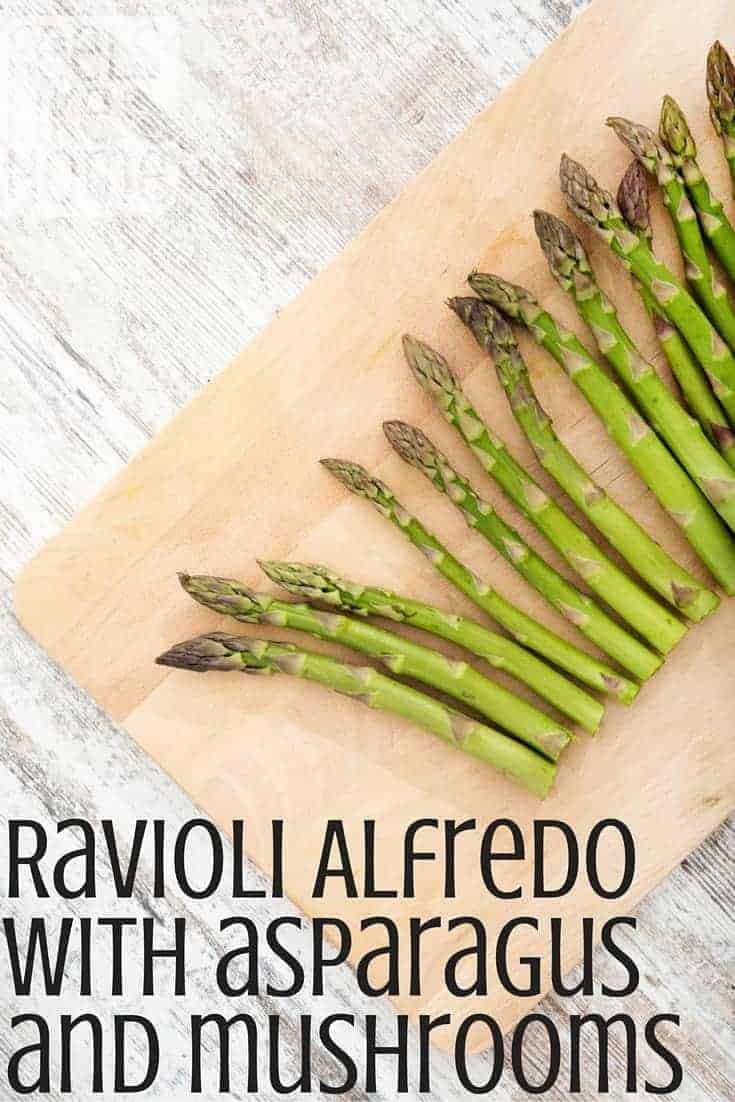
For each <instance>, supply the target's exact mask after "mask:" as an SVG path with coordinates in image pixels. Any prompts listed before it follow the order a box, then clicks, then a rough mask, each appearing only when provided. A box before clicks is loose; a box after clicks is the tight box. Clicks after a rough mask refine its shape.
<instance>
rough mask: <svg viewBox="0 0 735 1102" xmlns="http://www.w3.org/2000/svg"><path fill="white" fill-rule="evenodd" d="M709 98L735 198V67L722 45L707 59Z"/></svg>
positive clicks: (714, 48)
mask: <svg viewBox="0 0 735 1102" xmlns="http://www.w3.org/2000/svg"><path fill="white" fill-rule="evenodd" d="M707 96H708V98H709V114H710V118H711V119H712V125H713V126H714V128H715V130H716V131H717V133H718V134H719V135H720V137H721V138H722V145H723V148H724V150H725V158H726V160H727V164H728V168H729V169H730V176H731V177H732V182H733V194H735V66H734V65H733V63H732V61H731V59H730V55H729V54H728V52H727V50H726V49H725V47H724V46H723V45H722V43H721V42H715V43H713V45H712V47H711V49H710V52H709V54H708V55H707Z"/></svg>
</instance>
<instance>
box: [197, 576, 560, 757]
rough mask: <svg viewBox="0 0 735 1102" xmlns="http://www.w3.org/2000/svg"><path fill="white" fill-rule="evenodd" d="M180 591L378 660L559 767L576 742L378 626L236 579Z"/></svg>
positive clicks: (525, 707)
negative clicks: (558, 762)
mask: <svg viewBox="0 0 735 1102" xmlns="http://www.w3.org/2000/svg"><path fill="white" fill-rule="evenodd" d="M179 580H180V582H181V585H182V586H183V588H184V589H185V590H186V592H187V593H188V594H189V596H190V597H193V598H194V600H195V601H198V602H199V603H200V604H202V605H205V606H206V607H207V608H211V609H213V610H214V611H215V612H221V613H223V615H225V616H232V617H233V618H234V619H235V620H241V621H243V622H244V623H247V624H270V625H271V626H273V627H282V628H294V629H295V630H296V631H305V632H307V633H308V634H309V635H313V636H314V637H315V638H316V639H326V640H327V642H332V643H342V644H343V645H344V646H346V647H351V648H352V649H353V650H357V651H360V652H361V653H362V654H367V655H369V656H370V657H371V658H377V659H378V661H380V662H382V663H383V665H384V666H386V667H387V668H388V669H389V670H390V672H391V673H392V674H396V675H398V676H400V677H412V678H415V680H417V681H423V682H424V684H426V685H431V686H432V688H434V689H439V690H440V691H441V692H444V693H447V694H448V695H449V696H453V697H455V698H456V699H457V700H461V701H462V702H463V703H464V704H466V705H468V706H469V707H470V708H473V709H474V710H475V711H477V712H479V713H480V714H481V715H482V716H484V717H485V719H489V720H491V721H492V722H493V723H498V724H500V726H501V727H504V728H505V730H506V731H509V732H510V733H511V734H512V735H516V736H517V737H518V738H519V739H521V740H522V741H523V742H526V743H528V745H529V746H533V747H534V749H536V750H539V751H540V752H541V753H542V754H544V755H545V756H546V757H547V758H551V760H552V761H556V760H557V758H558V757H559V755H560V754H561V752H562V750H563V749H564V747H565V746H567V744H568V743H569V740H570V738H571V736H570V734H569V732H568V731H567V730H565V729H564V728H563V727H562V726H560V725H559V724H558V723H556V722H554V720H553V719H550V717H549V716H547V715H545V714H544V713H543V712H541V711H539V710H538V708H534V706H533V705H532V704H529V703H528V701H526V700H523V699H522V698H521V697H519V696H516V695H515V694H514V693H511V692H509V691H508V689H504V688H503V686H502V685H498V684H497V683H496V682H494V681H490V679H489V678H487V677H485V676H484V675H483V674H481V673H478V672H477V670H476V669H474V668H473V667H472V666H469V665H468V664H467V663H466V662H454V661H452V660H450V659H449V658H447V657H445V655H443V654H439V652H438V651H435V650H431V649H430V648H429V647H422V646H420V645H419V644H418V643H413V642H411V640H410V639H404V638H402V636H400V635H396V634H395V632H392V631H386V630H385V629H384V628H379V627H376V626H375V624H369V623H365V622H364V621H360V620H351V619H350V618H349V616H339V615H337V614H336V613H334V612H321V611H320V610H319V609H315V608H310V606H309V605H307V604H298V605H295V604H290V603H289V602H288V601H279V600H278V598H277V597H270V596H268V595H267V594H265V593H256V592H255V591H254V590H252V589H249V588H248V587H247V586H245V585H243V584H242V582H238V581H236V580H235V579H233V578H213V577H210V576H208V575H205V574H199V575H196V574H195V575H191V574H180V575H179Z"/></svg>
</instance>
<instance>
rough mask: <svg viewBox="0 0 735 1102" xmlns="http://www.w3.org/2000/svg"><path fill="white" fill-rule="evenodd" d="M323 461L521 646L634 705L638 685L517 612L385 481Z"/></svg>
mask: <svg viewBox="0 0 735 1102" xmlns="http://www.w3.org/2000/svg"><path fill="white" fill-rule="evenodd" d="M321 462H322V464H323V465H324V467H326V469H327V470H328V471H330V473H331V474H333V475H334V476H335V478H338V479H339V480H340V482H341V483H342V484H343V485H344V486H346V487H347V489H348V490H349V491H350V492H351V493H353V494H356V495H357V496H358V497H362V498H364V499H365V500H366V501H369V502H370V504H371V505H372V506H373V507H374V508H375V509H377V511H378V512H379V513H380V515H381V516H383V517H385V519H386V520H388V521H390V523H391V524H393V525H394V526H395V527H396V528H397V529H398V531H399V532H401V533H402V534H403V536H405V538H406V539H407V540H408V541H409V542H410V543H412V544H413V545H414V547H416V548H417V550H419V551H420V552H421V553H422V554H423V555H424V557H425V558H426V559H427V560H428V561H429V562H430V563H431V565H432V566H433V567H434V569H435V570H436V571H437V572H438V573H439V574H441V575H442V577H444V578H446V580H447V581H448V582H450V583H451V584H452V585H453V586H454V587H455V589H457V590H459V592H460V593H463V594H464V595H465V597H467V598H469V600H470V601H472V602H473V604H475V605H477V607H478V608H479V609H482V611H483V612H485V613H486V614H487V615H488V616H489V617H490V618H491V619H493V620H495V622H496V623H498V624H500V626H501V627H503V628H505V630H506V631H507V632H509V634H510V635H512V637H513V638H514V639H515V640H516V641H517V642H518V643H520V644H521V646H524V647H528V648H529V650H532V651H535V652H536V654H540V655H541V656H542V657H543V658H545V659H546V660H547V661H548V662H551V663H553V665H555V666H558V667H559V668H560V669H562V670H566V672H567V673H570V674H571V675H572V676H573V677H576V678H577V680H578V681H581V682H582V683H583V684H584V685H587V686H588V687H589V688H592V689H598V690H599V691H600V692H603V693H608V694H609V695H610V696H614V697H615V698H616V699H617V700H619V701H620V702H621V703H622V704H631V703H632V702H633V700H634V699H635V697H636V696H637V695H638V691H639V688H640V686H639V685H638V684H636V682H635V681H631V680H630V679H629V678H627V677H623V676H622V674H619V673H618V672H617V671H616V670H614V669H613V668H612V667H611V666H607V665H605V663H603V662H600V661H599V660H598V659H597V658H593V657H592V656H591V655H589V654H587V653H585V651H583V650H580V649H579V648H578V647H575V646H574V644H573V643H569V642H567V640H566V639H562V638H561V637H560V636H559V635H557V634H556V633H555V632H553V631H550V630H549V628H547V627H544V625H543V624H540V623H539V622H538V621H537V620H534V619H533V617H531V616H528V615H527V614H526V613H525V612H522V611H521V610H520V609H519V608H516V606H515V605H513V604H511V602H510V601H508V600H506V598H505V597H503V596H502V595H501V594H500V593H498V591H497V590H496V589H494V588H493V587H492V586H491V585H489V583H488V582H486V581H485V580H484V579H483V578H478V576H477V575H476V574H475V573H474V572H473V571H472V570H470V569H469V567H467V566H465V565H464V563H462V562H460V560H459V559H457V558H455V556H454V555H452V554H451V552H450V551H448V550H447V548H446V547H445V546H444V544H443V543H441V542H440V541H439V540H438V539H437V538H436V536H435V535H433V533H431V532H429V530H428V529H427V528H425V527H424V525H423V524H422V523H421V521H420V520H418V518H417V517H415V516H412V515H411V513H409V512H408V510H407V509H405V508H404V506H403V505H402V504H401V502H400V501H398V500H397V498H396V497H395V495H394V493H393V491H392V490H391V489H390V488H389V487H388V486H386V484H385V483H384V482H381V481H380V480H379V479H377V478H373V476H372V475H371V474H369V473H368V471H366V470H365V468H364V467H361V466H360V465H359V464H357V463H349V462H345V461H344V460H342V459H322V461H321Z"/></svg>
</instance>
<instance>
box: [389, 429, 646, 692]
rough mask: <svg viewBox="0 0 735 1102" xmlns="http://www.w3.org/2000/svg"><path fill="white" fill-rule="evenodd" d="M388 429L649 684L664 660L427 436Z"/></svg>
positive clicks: (532, 579) (475, 522) (582, 625)
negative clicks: (546, 555) (528, 538)
mask: <svg viewBox="0 0 735 1102" xmlns="http://www.w3.org/2000/svg"><path fill="white" fill-rule="evenodd" d="M470 416H471V414H470ZM383 429H384V431H385V434H386V436H387V437H388V440H389V441H390V443H391V445H392V446H393V448H395V450H396V452H397V453H398V454H399V455H400V456H401V458H402V459H405V460H406V462H407V463H410V464H411V465H412V466H413V467H416V469H417V470H419V471H421V473H422V474H423V475H425V476H426V477H427V478H428V479H429V481H430V482H431V483H432V484H433V485H434V486H436V488H437V489H438V490H441V492H442V493H444V494H446V495H447V497H448V498H449V500H450V501H451V502H452V504H453V505H455V506H456V507H457V508H458V509H459V510H460V512H461V513H462V514H463V516H464V518H465V520H466V521H467V523H468V524H469V525H470V527H471V528H474V529H475V530H476V531H477V532H478V533H479V534H480V535H481V536H482V537H483V538H484V539H486V540H487V541H488V543H490V544H491V545H492V546H493V547H494V548H495V549H496V551H498V552H499V553H500V554H501V555H502V556H503V558H504V559H505V560H506V562H508V563H510V565H511V566H512V567H513V568H514V570H517V571H518V573H519V574H520V575H521V577H522V578H525V580H526V581H527V582H528V583H529V585H532V586H533V587H534V589H536V590H538V592H539V593H540V594H541V596H542V597H544V599H545V600H547V601H548V602H549V604H550V605H551V607H552V608H555V609H556V611H557V612H561V614H562V615H563V616H566V618H567V619H568V620H570V621H571V622H572V623H573V624H574V625H575V626H576V627H578V628H579V630H580V631H581V632H582V633H583V634H584V635H586V636H587V638H588V639H591V640H592V642H593V643H596V644H597V646H598V647H600V649H601V650H603V651H605V653H606V654H609V655H610V657H611V658H614V659H615V660H616V661H618V662H619V663H620V664H621V666H623V667H624V668H625V669H626V670H628V671H629V672H630V673H632V674H633V675H634V676H635V677H638V678H640V679H641V680H642V681H644V680H646V678H648V677H651V676H652V675H653V674H654V673H655V672H656V670H657V669H658V668H659V666H660V665H661V659H660V658H659V656H658V655H656V654H654V653H653V652H652V651H650V650H649V649H648V648H647V647H645V646H643V644H642V643H639V641H638V640H637V639H634V638H633V636H632V635H629V634H628V632H627V631H625V630H624V629H623V628H621V627H620V625H619V624H617V623H616V622H615V621H614V620H611V619H610V617H609V616H608V615H607V613H606V612H604V611H603V609H601V608H600V607H599V605H597V604H595V602H594V601H593V600H591V598H589V597H588V596H586V594H584V593H581V592H580V591H579V590H578V589H576V588H575V586H573V585H572V584H571V583H570V582H568V581H567V580H566V578H564V577H562V575H561V574H559V573H558V571H556V570H554V568H553V567H551V566H549V564H548V563H547V562H546V561H545V559H542V558H541V556H540V555H539V554H537V553H536V552H535V551H534V550H533V548H532V547H529V545H528V544H527V543H526V542H525V541H524V540H523V538H522V536H521V535H520V533H519V532H517V531H516V529H515V528H511V526H510V525H509V524H506V523H505V521H504V520H503V519H502V517H500V516H499V515H498V513H497V512H496V511H495V510H494V509H493V508H492V506H491V505H490V504H489V503H488V502H486V501H483V499H482V498H481V497H480V496H479V495H478V494H477V493H476V491H475V490H474V489H473V487H472V486H471V485H470V483H469V482H468V481H467V479H466V478H463V477H462V475H460V474H458V473H457V472H456V471H455V470H454V469H453V468H452V466H451V465H450V463H449V460H448V459H447V457H446V456H445V455H444V454H443V453H442V452H440V451H439V450H438V448H435V447H434V445H433V444H432V443H431V441H430V440H429V439H428V437H427V436H425V435H424V433H423V432H421V431H420V430H419V429H416V428H413V427H412V426H411V425H406V424H404V423H403V422H402V421H387V422H386V423H385V424H384V425H383Z"/></svg>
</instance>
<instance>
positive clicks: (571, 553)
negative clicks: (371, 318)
mask: <svg viewBox="0 0 735 1102" xmlns="http://www.w3.org/2000/svg"><path fill="white" fill-rule="evenodd" d="M403 343H404V351H405V353H406V358H407V360H408V363H409V366H410V367H411V370H412V371H413V373H414V375H415V376H416V378H417V380H418V381H419V383H420V384H421V386H423V387H424V389H426V390H427V391H428V393H429V394H431V395H432V397H433V398H434V400H435V401H436V402H437V404H438V406H439V408H440V409H441V411H442V413H443V414H444V416H445V418H446V419H447V421H448V422H449V424H450V425H452V426H453V427H454V428H455V429H456V430H457V432H458V433H459V434H460V436H461V437H462V438H463V439H464V440H465V442H466V443H467V444H468V446H469V447H470V449H471V450H472V451H473V452H474V454H475V455H476V456H477V458H478V459H479V460H480V463H481V464H482V466H483V468H484V469H485V471H487V473H488V474H489V475H490V476H491V477H492V478H493V479H494V480H495V481H496V482H497V483H498V485H499V486H500V487H501V489H502V490H503V491H504V492H505V494H506V495H507V496H508V497H509V498H510V500H511V501H512V502H513V503H514V504H515V505H516V506H517V507H518V508H519V509H520V511H521V512H522V513H523V515H524V516H525V517H526V518H527V519H528V520H529V521H530V522H531V523H532V524H533V525H535V527H536V528H538V530H539V531H540V532H541V534H542V535H544V536H546V538H547V539H548V540H549V542H550V543H551V544H552V545H553V546H554V547H555V548H556V549H557V550H558V551H559V552H560V554H562V555H563V557H564V559H565V560H566V561H567V562H568V563H569V565H570V566H571V567H572V569H573V570H575V571H576V572H577V573H578V574H579V575H580V577H581V578H583V580H584V581H585V582H586V583H587V584H588V585H589V587H590V589H591V590H592V591H593V592H594V593H595V594H597V595H598V596H599V597H601V598H602V600H604V601H606V602H607V604H608V605H609V606H610V607H611V608H613V609H615V611H616V612H617V613H619V615H620V616H622V618H623V619H624V620H625V621H626V623H628V624H630V625H631V627H633V628H634V629H635V630H636V631H638V632H639V633H640V634H641V635H642V636H643V638H644V639H647V640H648V641H649V642H650V643H651V644H652V645H653V646H654V647H656V649H657V650H659V651H660V652H661V653H662V654H667V653H668V652H669V651H670V650H671V649H672V647H674V646H675V645H676V643H677V642H678V641H679V640H680V639H681V638H682V636H683V634H684V632H685V631H686V628H685V627H684V625H683V624H682V623H681V621H680V620H677V619H676V617H675V616H672V615H671V613H670V612H669V610H668V609H666V608H664V607H663V606H662V605H660V604H659V603H658V601H656V600H654V599H653V597H651V596H650V595H649V594H648V593H647V592H645V591H644V590H643V589H642V588H641V587H640V586H639V585H638V584H637V583H636V582H634V581H632V579H630V578H628V577H627V575H626V574H624V573H623V571H622V570H620V569H619V567H617V566H616V565H615V564H614V563H613V562H612V561H611V560H610V559H609V558H608V557H607V555H605V554H604V552H602V551H601V550H600V549H599V547H597V545H596V544H595V543H594V542H593V541H592V540H591V539H590V537H589V536H588V535H587V533H586V532H585V531H583V529H582V528H580V527H579V525H578V524H576V523H575V522H574V521H573V520H571V519H570V518H569V517H568V516H567V515H566V513H565V512H564V511H563V510H562V509H561V508H560V507H559V506H558V505H557V504H556V502H555V501H554V500H553V498H551V497H549V495H548V494H547V493H545V492H544V491H543V490H542V489H541V487H540V486H539V485H538V483H537V482H535V480H534V479H533V478H532V477H531V475H530V474H529V473H528V471H526V470H525V469H524V468H523V467H522V466H521V465H520V463H518V462H517V460H516V459H515V458H514V457H513V456H512V455H511V453H510V452H509V451H508V448H507V446H506V445H505V444H504V442H503V441H502V440H500V439H499V438H498V437H497V436H496V435H495V434H494V433H491V432H490V430H489V429H488V427H487V425H485V423H484V422H483V421H482V420H481V419H480V416H479V414H478V412H477V410H475V409H474V407H473V406H472V405H471V404H470V401H469V399H468V398H467V396H466V395H465V394H464V393H463V391H462V389H461V387H460V385H459V381H458V380H457V379H456V378H455V376H454V375H453V373H452V371H451V370H450V368H449V365H448V363H447V362H446V360H445V359H444V358H443V357H442V356H439V355H438V354H437V353H436V352H434V351H433V350H432V349H430V348H429V347H428V346H427V345H425V344H422V343H421V342H420V341H416V340H413V339H412V338H410V337H408V338H404V342H403ZM598 612H602V610H601V609H598ZM604 615H605V614H604V613H603V616H604ZM605 619H606V620H607V619H608V618H607V617H605ZM606 634H607V630H606V629H605V631H604V632H603V637H604V636H606ZM600 645H602V646H603V649H604V650H605V653H606V654H610V655H611V657H618V656H617V655H614V654H613V653H612V652H611V651H610V650H608V649H607V648H606V647H605V646H604V645H603V644H602V643H600ZM623 649H625V648H623ZM647 653H650V652H647ZM618 660H619V661H621V662H622V659H620V658H619V659H618ZM622 664H623V665H625V663H624V662H622ZM644 664H645V663H644ZM625 668H626V669H631V667H630V666H625ZM631 672H634V673H635V672H636V671H635V670H632V671H631ZM636 675H637V676H643V675H642V674H640V673H638V674H636Z"/></svg>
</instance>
